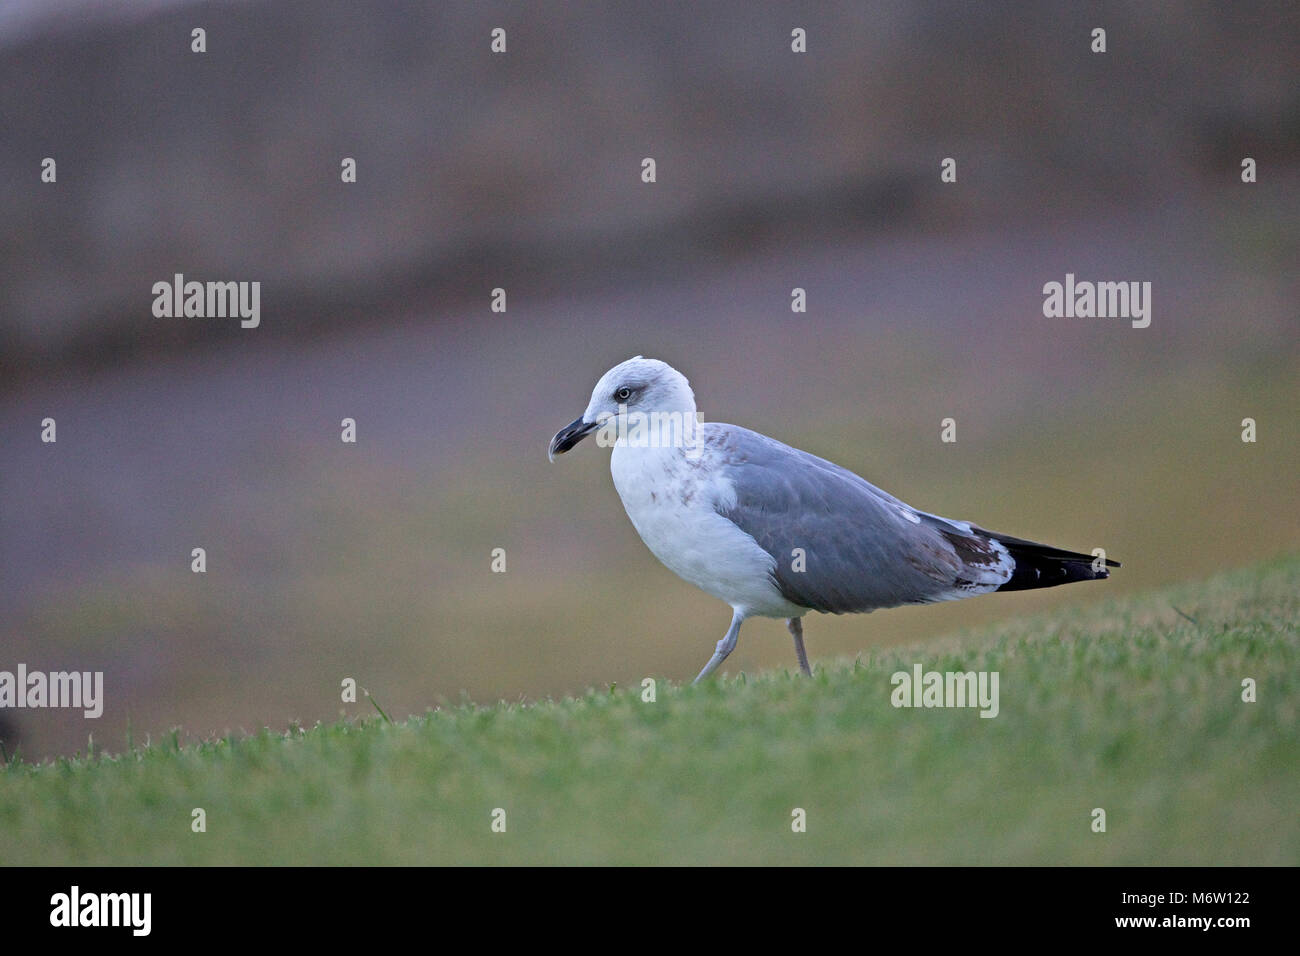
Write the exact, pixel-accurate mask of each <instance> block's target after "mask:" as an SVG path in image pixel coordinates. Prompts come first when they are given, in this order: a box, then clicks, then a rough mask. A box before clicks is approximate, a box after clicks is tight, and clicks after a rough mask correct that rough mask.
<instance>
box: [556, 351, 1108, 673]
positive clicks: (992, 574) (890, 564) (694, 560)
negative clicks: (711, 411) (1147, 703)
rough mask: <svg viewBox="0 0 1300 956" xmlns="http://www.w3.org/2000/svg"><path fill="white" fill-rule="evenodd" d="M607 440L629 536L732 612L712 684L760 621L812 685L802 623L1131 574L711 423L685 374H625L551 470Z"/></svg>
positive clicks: (581, 421)
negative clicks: (773, 622)
mask: <svg viewBox="0 0 1300 956" xmlns="http://www.w3.org/2000/svg"><path fill="white" fill-rule="evenodd" d="M592 432H597V443H598V444H601V445H604V446H612V448H613V451H612V453H611V455H610V472H611V473H612V475H613V477H614V487H615V489H617V491H618V496H619V498H621V499H622V501H623V508H624V510H626V511H627V516H628V518H630V519H631V521H632V526H633V527H634V528H636V531H637V534H639V535H640V536H641V540H642V541H644V542H645V544H646V547H648V548H649V549H650V551H651V552H652V553H653V554H654V556H655V557H657V558H658V559H659V560H660V561H661V562H663V564H664V565H665V566H666V567H667V568H668V569H669V570H671V571H673V572H674V573H676V574H677V575H678V576H679V577H681V578H682V579H683V580H685V581H688V582H690V583H691V584H694V585H695V586H696V587H698V588H700V589H701V590H703V591H705V592H706V593H708V594H711V595H713V596H714V597H716V598H719V599H720V600H722V601H725V602H726V603H727V604H729V605H731V609H732V616H731V626H730V627H729V628H728V629H727V633H726V634H725V635H723V637H722V639H721V640H720V641H718V643H717V646H716V647H715V649H714V652H713V656H712V657H711V658H709V662H708V663H707V664H705V665H704V669H703V670H701V671H700V673H699V675H698V676H697V677H696V678H695V681H694V682H695V683H699V681H701V680H703V679H704V678H706V677H708V676H709V675H710V674H712V673H713V672H714V671H715V670H716V669H717V667H718V665H719V664H721V663H722V662H723V661H724V660H726V659H727V655H729V654H730V653H731V652H732V651H733V650H734V649H735V647H736V641H737V639H738V637H739V635H740V625H741V624H742V623H743V622H744V621H745V619H746V618H750V617H774V618H785V621H786V626H787V628H788V629H789V631H790V634H791V636H792V637H793V638H794V648H795V654H796V656H797V657H798V659H799V669H800V670H801V671H802V672H803V673H804V674H807V675H810V676H811V674H812V669H811V668H810V667H809V666H808V655H807V653H806V651H805V650H804V643H803V617H804V615H806V614H807V613H808V612H809V611H818V612H820V613H823V614H860V613H866V612H869V611H874V610H876V609H877V608H888V607H899V606H901V605H904V604H932V603H934V602H937V601H957V600H960V599H962V598H968V597H974V596H975V595H977V594H990V593H992V592H993V591H1023V590H1028V589H1031V588H1048V587H1055V586H1056V585H1058V584H1069V583H1071V582H1073V581H1092V580H1097V579H1100V578H1106V577H1109V572H1108V571H1107V570H1106V568H1107V567H1113V568H1117V567H1119V563H1118V562H1117V561H1111V560H1107V559H1105V557H1104V555H1100V556H1096V557H1094V556H1093V555H1088V554H1080V553H1078V552H1075V551H1063V550H1061V549H1060V548H1054V547H1051V546H1049V545H1045V544H1038V543H1036V542H1033V541H1026V540H1025V539H1023V538H1013V537H1011V536H1009V535H1005V534H998V533H997V532H994V531H986V530H984V529H983V528H980V527H977V526H976V525H973V524H971V523H970V522H969V521H954V520H952V519H950V518H942V517H940V516H938V515H932V514H927V513H926V512H924V511H918V510H917V509H916V508H913V507H912V506H911V505H908V504H906V503H904V502H902V501H900V500H899V499H897V498H895V497H894V496H893V495H891V494H888V493H887V492H884V491H881V490H880V489H879V488H877V487H876V486H875V485H872V484H870V483H869V482H867V481H866V480H865V479H863V478H860V477H858V476H857V475H855V474H854V473H853V472H851V471H849V470H847V469H845V468H841V467H840V466H839V465H836V464H833V463H832V462H829V461H826V460H825V459H824V458H818V457H817V456H816V455H810V454H809V453H808V452H806V451H800V450H799V449H797V448H791V447H790V446H789V445H784V444H782V443H781V442H779V441H776V440H775V439H772V438H768V437H767V436H766V435H761V434H759V433H758V432H754V431H750V430H749V429H748V428H741V427H740V426H739V425H727V424H723V423H721V422H703V421H701V420H700V416H699V415H698V414H697V412H696V407H695V394H694V392H692V391H691V386H690V383H689V382H688V381H687V380H686V377H685V376H684V375H682V373H681V372H679V371H677V370H676V369H675V368H673V367H672V366H670V365H668V364H667V363H665V362H661V361H659V360H657V359H647V358H643V357H642V356H640V355H638V356H635V357H634V358H631V359H628V360H627V361H626V362H622V363H620V364H618V365H615V366H614V367H613V368H612V369H610V370H609V371H608V372H606V373H605V374H604V375H602V376H601V378H600V381H598V382H597V383H596V387H595V388H594V389H593V390H592V393H591V401H590V403H589V404H588V405H587V410H586V411H585V412H583V413H582V415H581V416H580V417H578V418H576V419H574V421H572V422H570V423H569V424H568V425H565V426H564V427H563V428H561V429H560V430H559V432H557V433H556V435H555V437H554V438H552V439H551V444H550V448H549V449H548V450H547V457H548V458H549V459H550V460H551V461H554V460H555V456H556V455H561V454H564V453H565V452H567V451H569V450H570V449H572V448H573V447H574V446H575V445H577V444H578V442H580V441H582V439H583V438H585V437H586V436H587V435H590V434H591V433H592Z"/></svg>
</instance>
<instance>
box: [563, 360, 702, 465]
mask: <svg viewBox="0 0 1300 956" xmlns="http://www.w3.org/2000/svg"><path fill="white" fill-rule="evenodd" d="M634 412H640V413H642V414H647V415H648V414H650V413H652V412H680V413H681V414H682V415H684V416H686V415H689V416H691V418H694V416H695V393H694V392H692V391H691V385H690V383H689V382H688V381H686V376H685V375H683V374H682V373H681V372H679V371H677V369H675V368H673V367H672V366H671V365H669V364H668V363H667V362H661V361H659V360H658V359H648V358H642V357H641V356H640V355H638V356H636V357H635V358H630V359H628V360H627V361H626V362H620V363H618V364H617V365H615V366H614V367H613V368H612V369H610V370H609V371H608V372H606V373H605V374H604V375H602V376H601V377H600V381H599V382H597V383H596V387H595V388H594V389H592V391H591V402H590V403H588V405H587V410H586V411H585V412H583V413H582V416H581V417H579V418H576V419H574V420H573V421H572V422H570V423H569V424H568V425H565V426H564V427H563V428H561V429H560V430H559V431H558V432H557V433H556V435H555V437H554V438H552V439H551V447H550V448H549V449H548V450H547V457H549V458H550V459H551V460H552V461H554V460H555V456H556V455H562V454H564V453H565V452H566V451H568V450H569V449H570V448H572V447H573V446H574V445H576V444H578V442H580V441H582V440H583V439H584V438H586V437H587V436H588V435H590V434H591V433H592V432H594V431H595V430H596V429H597V428H599V427H601V426H602V425H604V424H605V423H606V422H607V421H608V420H609V419H611V418H614V417H617V416H619V415H628V414H631V413H634Z"/></svg>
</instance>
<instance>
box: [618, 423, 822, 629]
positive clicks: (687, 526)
mask: <svg viewBox="0 0 1300 956" xmlns="http://www.w3.org/2000/svg"><path fill="white" fill-rule="evenodd" d="M610 472H611V474H612V475H613V476H614V487H615V488H616V489H617V490H618V496H619V497H620V498H621V499H622V500H623V508H624V510H626V511H627V516H628V518H630V519H631V520H632V526H633V527H635V528H636V530H637V534H639V535H640V536H641V540H642V541H644V542H645V543H646V547H648V548H649V549H650V551H651V553H653V554H654V556H655V557H656V558H658V559H659V560H660V561H662V562H663V563H664V566H665V567H667V568H668V569H669V570H670V571H672V572H673V573H675V574H677V575H678V576H679V577H681V578H682V579H683V580H685V581H689V582H690V583H691V584H694V585H695V586H696V587H698V588H700V589H701V590H702V591H704V592H706V593H708V594H712V595H713V596H714V597H716V598H718V599H720V600H722V601H726V602H727V603H728V604H730V605H731V606H732V607H733V608H734V609H735V610H737V611H739V612H740V613H741V614H742V616H745V617H749V616H753V615H759V616H765V617H797V616H799V615H802V614H805V613H807V609H806V608H801V607H799V606H797V605H794V604H791V603H790V602H789V601H787V600H786V599H785V598H783V597H782V596H781V592H780V591H779V590H778V589H777V587H776V584H775V583H774V582H773V581H772V577H771V572H772V569H773V568H775V566H776V564H775V561H774V560H773V558H772V556H771V555H769V554H768V553H767V552H766V551H764V550H763V549H762V548H760V547H759V546H758V543H757V542H756V541H755V540H754V539H753V538H751V537H750V536H749V535H747V534H745V532H743V531H741V530H740V529H739V528H738V527H736V526H735V525H734V524H732V523H731V522H730V521H728V520H727V519H726V518H724V517H722V515H720V514H718V513H717V511H716V510H715V509H714V505H715V503H717V502H722V503H723V505H724V507H725V505H726V504H727V502H728V499H730V501H731V502H734V501H735V490H734V489H733V488H731V487H730V483H729V482H727V481H726V480H725V479H722V478H713V479H710V480H706V479H703V478H701V477H700V476H701V474H702V470H701V469H700V468H699V467H698V462H691V461H688V460H687V459H686V458H685V456H684V455H683V454H682V453H681V451H680V450H679V449H674V448H633V447H628V446H626V445H615V446H614V449H613V452H612V454H611V456H610Z"/></svg>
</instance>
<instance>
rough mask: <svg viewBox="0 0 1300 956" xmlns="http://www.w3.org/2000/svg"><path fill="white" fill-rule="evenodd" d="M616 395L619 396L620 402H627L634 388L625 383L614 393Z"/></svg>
mask: <svg viewBox="0 0 1300 956" xmlns="http://www.w3.org/2000/svg"><path fill="white" fill-rule="evenodd" d="M614 397H615V398H617V399H618V400H619V401H620V402H626V401H627V400H628V399H629V398H631V397H632V389H630V388H628V387H627V386H626V385H624V386H623V387H622V388H620V389H619V390H618V391H617V392H615V393H614Z"/></svg>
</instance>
